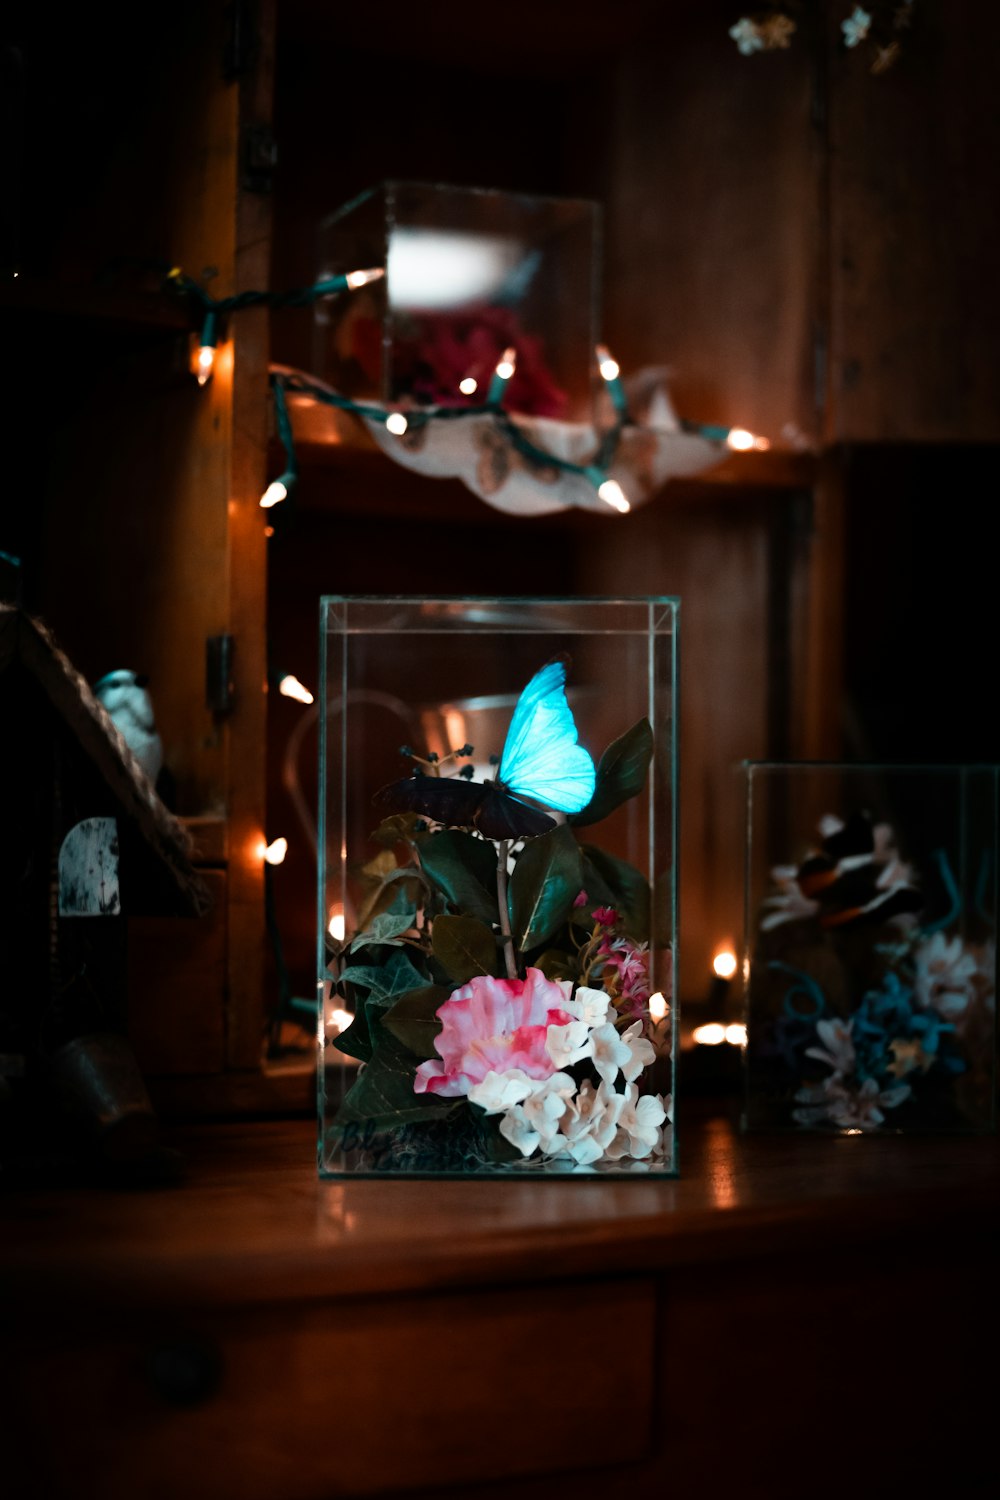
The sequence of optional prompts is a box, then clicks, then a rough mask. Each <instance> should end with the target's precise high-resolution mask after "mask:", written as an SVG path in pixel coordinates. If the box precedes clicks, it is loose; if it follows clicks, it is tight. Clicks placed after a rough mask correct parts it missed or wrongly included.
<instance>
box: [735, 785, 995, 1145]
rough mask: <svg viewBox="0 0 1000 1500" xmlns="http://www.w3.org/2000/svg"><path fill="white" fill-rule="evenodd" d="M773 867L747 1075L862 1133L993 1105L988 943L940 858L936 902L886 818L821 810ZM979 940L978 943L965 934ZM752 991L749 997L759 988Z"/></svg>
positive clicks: (943, 1121)
mask: <svg viewBox="0 0 1000 1500" xmlns="http://www.w3.org/2000/svg"><path fill="white" fill-rule="evenodd" d="M818 831H819V835H820V838H819V840H818V842H817V844H816V845H815V847H813V848H811V849H810V850H809V851H808V853H807V855H806V857H805V858H804V859H803V860H802V861H801V863H799V864H797V865H785V866H778V867H776V868H774V869H772V871H771V877H772V881H773V892H772V894H771V895H770V896H769V897H768V898H767V899H766V900H765V901H764V902H763V903H762V906H761V909H760V911H759V913H758V915H757V930H756V933H755V943H754V953H753V956H752V961H751V962H752V968H751V995H752V998H751V1021H750V1026H749V1030H748V1053H749V1065H750V1070H751V1075H753V1074H754V1073H756V1075H757V1078H758V1080H760V1079H762V1078H767V1079H769V1081H770V1083H771V1085H772V1086H773V1087H775V1091H776V1092H777V1091H778V1085H777V1084H776V1080H784V1084H783V1088H784V1091H785V1092H784V1095H783V1097H787V1098H788V1099H789V1104H790V1106H791V1107H790V1113H791V1118H792V1120H793V1121H794V1122H795V1123H796V1124H798V1125H799V1126H803V1127H814V1128H826V1129H829V1128H834V1129H838V1130H843V1131H851V1132H855V1133H856V1132H859V1131H862V1132H863V1131H872V1130H878V1129H882V1130H895V1129H905V1128H920V1127H929V1128H936V1127H941V1128H949V1127H956V1126H961V1125H962V1123H963V1122H966V1121H971V1122H975V1121H976V1120H978V1119H980V1118H982V1119H988V1118H989V1116H990V1114H991V1112H992V1103H991V1093H992V1051H993V1040H992V1039H993V1027H994V972H995V950H994V939H993V936H992V924H991V921H990V919H989V915H988V914H986V913H982V914H981V915H980V916H979V917H978V919H977V920H976V921H974V922H972V923H970V922H967V921H962V918H963V913H962V909H961V907H962V903H961V899H960V894H959V891H958V887H957V885H956V882H955V880H954V877H953V874H952V871H951V868H950V865H949V862H948V858H947V856H946V854H945V853H944V851H943V850H938V851H937V853H936V859H935V861H934V864H935V867H936V868H935V869H934V871H933V876H934V880H935V886H936V890H935V895H934V902H933V904H934V906H935V910H937V909H938V908H939V906H940V902H941V900H942V899H943V900H944V902H945V904H946V906H947V910H946V911H945V912H944V913H943V914H942V915H938V916H935V918H934V919H933V920H930V919H929V918H928V916H927V912H928V910H929V908H930V906H931V904H932V903H931V901H930V899H929V897H928V893H927V891H926V889H925V888H924V881H922V880H921V878H920V876H919V874H918V872H917V871H916V870H915V868H914V867H913V865H912V864H910V863H908V862H906V861H905V860H904V859H903V858H902V857H901V855H900V851H899V849H898V847H897V843H896V837H895V834H894V831H893V829H892V827H891V826H890V825H889V824H887V823H873V821H872V820H871V818H870V817H869V816H868V815H867V814H865V813H857V814H854V815H852V816H851V817H850V818H849V819H847V820H846V821H842V820H841V819H839V818H837V817H835V816H832V815H828V816H826V817H825V818H824V819H822V821H821V823H820V826H819V830H818ZM973 928H975V929H976V930H977V931H978V932H980V933H981V934H982V935H981V937H980V938H979V939H978V940H976V941H972V940H970V938H969V937H968V936H966V935H965V934H966V933H967V932H968V931H970V930H973ZM754 990H756V997H754V995H753V992H754Z"/></svg>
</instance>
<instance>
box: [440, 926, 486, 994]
mask: <svg viewBox="0 0 1000 1500" xmlns="http://www.w3.org/2000/svg"><path fill="white" fill-rule="evenodd" d="M431 938H432V942H433V947H434V957H435V958H436V959H437V960H438V962H439V963H440V964H441V965H442V967H443V968H444V970H445V973H446V974H447V975H448V976H449V978H451V979H455V980H457V981H458V983H459V984H464V983H465V981H466V980H467V979H472V978H473V976H474V975H476V974H492V973H493V972H494V970H495V969H496V964H497V940H496V937H495V936H494V934H493V929H492V927H487V926H486V925H485V923H483V922H477V921H476V919H475V917H450V916H448V915H447V913H445V914H444V915H443V916H440V917H435V919H434V927H433V929H432V932H431Z"/></svg>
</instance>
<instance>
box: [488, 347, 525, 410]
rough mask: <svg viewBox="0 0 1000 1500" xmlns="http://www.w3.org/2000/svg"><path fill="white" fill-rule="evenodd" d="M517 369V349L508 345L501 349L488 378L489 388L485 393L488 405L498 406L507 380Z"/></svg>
mask: <svg viewBox="0 0 1000 1500" xmlns="http://www.w3.org/2000/svg"><path fill="white" fill-rule="evenodd" d="M516 369H517V350H516V349H515V348H513V346H512V347H510V348H508V349H505V350H504V351H503V354H501V356H500V358H499V359H498V361H497V365H496V369H495V370H494V371H493V375H492V378H491V379H490V388H489V390H488V391H487V393H486V403H487V405H488V406H499V405H500V403H501V401H502V400H503V397H504V391H505V390H506V389H507V382H508V380H509V379H510V377H511V376H512V375H513V373H514V371H515V370H516Z"/></svg>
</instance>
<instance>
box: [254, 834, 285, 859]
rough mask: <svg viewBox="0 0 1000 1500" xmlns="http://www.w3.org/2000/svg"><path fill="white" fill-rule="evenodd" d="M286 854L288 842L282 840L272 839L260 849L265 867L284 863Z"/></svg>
mask: <svg viewBox="0 0 1000 1500" xmlns="http://www.w3.org/2000/svg"><path fill="white" fill-rule="evenodd" d="M287 853H288V840H287V839H284V838H279V839H272V840H271V842H270V843H269V844H263V845H262V848H261V859H263V861H264V863H265V864H267V865H280V864H284V862H285V855H286V854H287Z"/></svg>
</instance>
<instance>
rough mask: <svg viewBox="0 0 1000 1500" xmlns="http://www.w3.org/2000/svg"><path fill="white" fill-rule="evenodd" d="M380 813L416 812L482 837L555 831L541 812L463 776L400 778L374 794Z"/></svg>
mask: <svg viewBox="0 0 1000 1500" xmlns="http://www.w3.org/2000/svg"><path fill="white" fill-rule="evenodd" d="M372 801H373V802H374V804H375V806H376V807H377V808H378V809H379V810H380V811H381V812H383V813H386V814H389V813H403V812H412V813H418V814H419V815H420V816H421V817H424V818H429V819H430V820H431V821H432V822H434V823H443V824H444V825H445V827H446V828H476V829H478V831H479V832H480V833H482V834H483V835H484V836H485V837H486V838H488V839H518V838H524V837H526V836H531V837H534V836H535V835H537V834H539V833H546V832H547V831H548V830H549V829H550V828H554V827H555V820H554V819H553V818H550V817H549V816H548V814H547V813H543V812H539V810H538V809H537V808H535V807H528V806H526V805H525V803H523V802H519V801H518V800H517V798H516V797H512V796H509V795H508V794H507V793H506V792H504V791H503V790H502V789H501V788H500V787H498V786H497V785H496V783H495V782H493V781H466V779H465V777H463V776H424V775H423V773H422V772H417V773H416V775H414V776H404V777H403V778H402V780H401V781H392V782H390V783H389V785H388V786H384V787H382V788H381V789H380V790H379V791H377V792H376V793H375V796H374V797H373V799H372Z"/></svg>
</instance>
